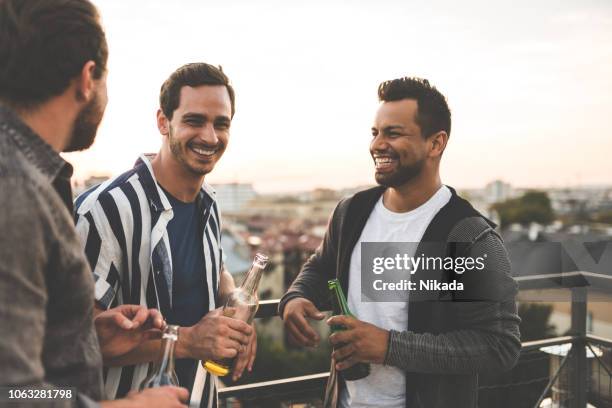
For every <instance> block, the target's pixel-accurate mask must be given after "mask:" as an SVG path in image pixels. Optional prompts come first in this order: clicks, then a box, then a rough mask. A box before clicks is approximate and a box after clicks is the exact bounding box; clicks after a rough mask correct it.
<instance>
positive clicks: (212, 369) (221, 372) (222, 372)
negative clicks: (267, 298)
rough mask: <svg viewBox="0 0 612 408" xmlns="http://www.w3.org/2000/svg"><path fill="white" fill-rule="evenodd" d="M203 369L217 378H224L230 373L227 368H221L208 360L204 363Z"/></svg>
mask: <svg viewBox="0 0 612 408" xmlns="http://www.w3.org/2000/svg"><path fill="white" fill-rule="evenodd" d="M204 368H205V369H206V371H208V372H209V373H211V374H213V375H216V376H217V377H224V376H226V375H228V374H229V372H230V370H229V368H228V367H225V366H222V365H221V364H218V363H215V362H214V361H210V360H207V361H205V362H204Z"/></svg>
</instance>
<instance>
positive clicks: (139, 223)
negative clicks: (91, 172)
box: [75, 155, 223, 407]
mask: <svg viewBox="0 0 612 408" xmlns="http://www.w3.org/2000/svg"><path fill="white" fill-rule="evenodd" d="M150 159H151V156H149V155H142V156H141V157H140V158H139V159H138V161H137V162H136V165H135V166H134V168H133V169H131V170H129V171H127V172H125V173H123V174H122V175H120V176H117V177H115V178H112V179H110V180H107V181H106V182H104V183H102V184H100V185H98V186H95V187H93V188H91V189H89V190H88V191H86V192H84V193H83V194H81V195H80V196H79V197H78V198H77V199H76V201H75V208H76V210H75V212H76V213H75V221H76V230H77V233H78V235H79V237H80V239H81V242H82V244H83V247H84V251H85V254H86V256H87V259H88V261H89V263H90V265H91V269H92V270H93V273H94V279H95V298H96V302H97V304H98V306H99V307H101V308H103V309H106V308H108V307H114V306H117V305H121V304H140V305H146V306H147V307H149V308H151V307H155V308H158V309H159V310H160V311H161V312H162V314H163V315H165V316H167V315H169V312H170V309H171V307H172V276H173V274H172V254H171V250H170V242H169V239H168V231H167V226H168V222H169V221H170V220H171V219H172V217H173V212H172V207H171V205H170V202H169V201H168V198H167V197H166V195H165V194H164V192H163V190H162V189H161V187H160V186H159V185H158V184H157V182H156V180H155V176H154V174H153V169H152V167H151V162H150ZM197 200H198V205H199V208H201V211H202V222H201V224H200V225H201V226H202V227H203V233H202V237H203V250H204V264H205V265H204V267H205V270H204V271H203V276H204V277H205V280H206V282H205V283H206V285H205V287H206V290H207V291H208V296H207V297H208V299H209V307H208V310H209V311H210V310H213V309H214V308H215V307H216V305H215V300H216V299H217V293H218V289H219V280H220V273H221V268H222V262H223V261H222V255H223V254H222V249H221V229H220V228H221V224H220V218H219V211H218V209H217V204H216V202H215V193H214V191H213V190H212V188H211V187H210V186H209V185H208V184H206V183H204V185H203V186H202V189H201V190H200V194H199V196H198V199H197ZM151 277H152V278H153V279H151ZM197 366H198V369H197V373H196V377H195V382H194V386H193V389H192V393H191V406H201V407H216V406H217V401H216V400H217V396H216V391H217V390H216V381H217V379H216V377H214V376H211V375H210V374H208V373H207V372H206V371H205V370H204V369H203V368H202V365H201V364H199V363H198V364H197ZM148 369H149V364H139V365H133V366H125V367H109V368H106V369H105V372H104V374H105V384H104V387H105V392H106V396H107V398H120V397H123V396H125V395H126V394H127V393H128V392H129V391H130V390H133V389H137V388H138V386H139V384H140V382H141V381H142V380H143V379H144V378H145V376H146V375H147V371H148Z"/></svg>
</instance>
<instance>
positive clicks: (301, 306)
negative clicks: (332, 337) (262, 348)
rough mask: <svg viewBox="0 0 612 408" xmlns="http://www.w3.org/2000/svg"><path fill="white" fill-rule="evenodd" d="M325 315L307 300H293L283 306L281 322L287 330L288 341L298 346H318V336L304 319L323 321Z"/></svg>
mask: <svg viewBox="0 0 612 408" xmlns="http://www.w3.org/2000/svg"><path fill="white" fill-rule="evenodd" d="M324 317H325V314H323V313H321V312H320V311H319V309H317V307H316V306H315V305H314V304H313V303H312V302H311V301H310V300H308V299H305V298H300V297H298V298H293V299H291V300H290V301H289V302H287V304H286V305H285V310H284V312H283V321H284V322H285V328H286V329H287V330H288V333H287V335H288V337H289V341H290V342H291V343H293V344H295V345H298V346H309V347H314V346H316V345H318V344H319V340H320V339H319V335H318V334H317V332H316V331H315V330H314V329H313V328H312V327H311V326H310V324H309V323H308V321H306V318H309V319H316V320H323V318H324Z"/></svg>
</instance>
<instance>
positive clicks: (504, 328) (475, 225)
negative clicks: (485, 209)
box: [279, 187, 521, 408]
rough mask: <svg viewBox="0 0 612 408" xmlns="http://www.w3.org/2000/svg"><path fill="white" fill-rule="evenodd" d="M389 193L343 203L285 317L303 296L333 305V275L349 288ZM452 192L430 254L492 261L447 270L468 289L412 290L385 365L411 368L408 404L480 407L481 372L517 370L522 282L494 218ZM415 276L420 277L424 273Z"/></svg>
mask: <svg viewBox="0 0 612 408" xmlns="http://www.w3.org/2000/svg"><path fill="white" fill-rule="evenodd" d="M383 191H384V189H383V188H380V187H379V188H374V189H370V190H366V191H363V192H360V193H357V194H356V195H354V196H352V197H349V198H348V199H345V200H343V201H341V202H340V203H339V204H338V206H337V207H336V209H335V210H334V213H333V215H332V217H331V220H330V223H329V226H328V230H327V233H326V235H325V238H324V239H323V242H322V243H321V245H320V246H319V248H318V249H317V250H316V252H315V253H314V254H313V255H312V256H311V257H310V259H309V260H308V261H307V262H306V263H305V264H304V266H303V268H302V270H301V272H300V274H299V275H298V276H297V278H296V279H295V281H294V282H293V284H292V285H291V287H290V288H289V290H288V292H287V293H286V294H285V296H284V297H283V298H282V299H281V303H280V305H279V311H280V315H281V316H282V311H283V310H284V307H285V305H286V303H287V302H288V301H289V300H291V299H293V298H295V297H305V298H307V299H310V300H311V301H313V303H315V305H317V306H318V307H319V308H327V307H328V301H327V300H328V297H327V296H328V295H327V293H328V292H327V281H328V279H332V278H334V277H338V278H339V279H340V282H341V284H342V286H343V289H344V291H345V293H347V291H348V269H349V264H350V255H351V253H352V250H353V247H354V246H355V244H356V243H357V241H358V238H359V236H360V235H361V231H362V230H363V227H364V226H365V223H366V221H367V219H368V217H369V214H370V212H371V211H372V208H373V207H374V204H375V203H376V201H377V200H378V199H379V198H380V195H381V194H382V193H383ZM451 192H452V197H451V199H450V201H449V203H448V204H447V205H446V206H445V207H443V208H442V209H441V210H440V211H439V213H438V214H437V215H436V216H435V217H434V219H433V220H432V222H431V223H430V225H429V227H428V228H427V230H426V232H425V234H424V237H423V241H422V242H435V241H437V242H440V243H441V245H440V246H439V249H438V253H436V249H429V250H428V251H429V252H428V253H427V254H428V255H429V256H436V255H441V256H448V255H450V256H454V257H459V256H463V257H466V256H470V257H474V258H477V257H480V256H483V255H484V254H486V258H487V262H486V263H485V266H486V267H485V269H483V270H481V271H477V272H474V273H472V272H470V273H469V274H468V273H464V274H462V275H458V274H454V273H452V274H451V276H446V278H447V279H450V280H452V279H456V280H461V281H462V282H463V283H464V288H465V289H464V290H463V291H461V292H460V293H459V292H457V293H452V292H444V293H442V292H439V293H433V294H431V293H429V294H428V295H426V296H425V297H423V296H421V297H419V296H418V295H417V296H413V295H412V293H411V297H410V300H409V301H410V306H409V308H408V309H409V317H408V326H409V327H408V329H407V330H405V331H401V332H399V331H395V330H391V331H390V337H389V345H388V350H387V355H386V359H385V364H387V365H392V366H396V367H399V368H401V369H402V370H404V371H405V372H406V376H407V378H406V401H407V402H406V406H407V407H423V408H446V407H449V408H450V407H454V408H456V407H466V408H467V407H470V408H471V407H477V406H478V402H477V401H478V374H482V373H486V372H499V371H505V370H509V369H510V368H512V367H513V366H514V365H515V363H516V361H517V360H518V357H519V354H520V348H521V343H520V334H519V328H518V327H519V323H520V319H519V317H518V314H517V308H516V303H515V296H516V293H517V284H516V283H515V281H514V280H513V279H512V277H511V274H510V262H509V259H508V255H507V252H506V250H505V248H504V246H503V243H502V240H501V238H500V237H499V235H498V234H497V233H496V232H495V231H494V229H493V228H494V224H492V223H491V222H490V221H488V220H487V219H486V218H484V217H483V216H482V215H480V214H479V213H478V212H477V211H476V210H474V208H473V207H472V206H471V205H470V204H469V203H468V202H467V201H465V200H463V199H462V198H460V197H459V196H458V195H457V194H456V192H455V190H454V189H452V188H451ZM451 243H452V244H451ZM455 243H457V244H455ZM451 252H452V253H451ZM415 278H416V279H419V276H418V274H417V276H416V277H415ZM330 379H331V382H330V384H328V393H329V394H330V395H331V396H332V397H334V396H336V395H337V388H338V386H340V387H342V384H341V383H340V384H338V381H337V380H336V376H335V373H334V372H333V367H332V375H331V376H330ZM332 399H333V400H335V398H332Z"/></svg>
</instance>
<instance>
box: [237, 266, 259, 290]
mask: <svg viewBox="0 0 612 408" xmlns="http://www.w3.org/2000/svg"><path fill="white" fill-rule="evenodd" d="M261 275H263V268H260V267H259V266H257V265H255V264H253V265H252V266H251V269H250V270H249V271H248V272H247V275H246V276H245V278H244V282H242V285H241V286H240V287H241V288H242V290H243V291H244V292H246V293H248V294H250V295H253V296H257V288H258V287H259V281H260V280H261Z"/></svg>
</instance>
